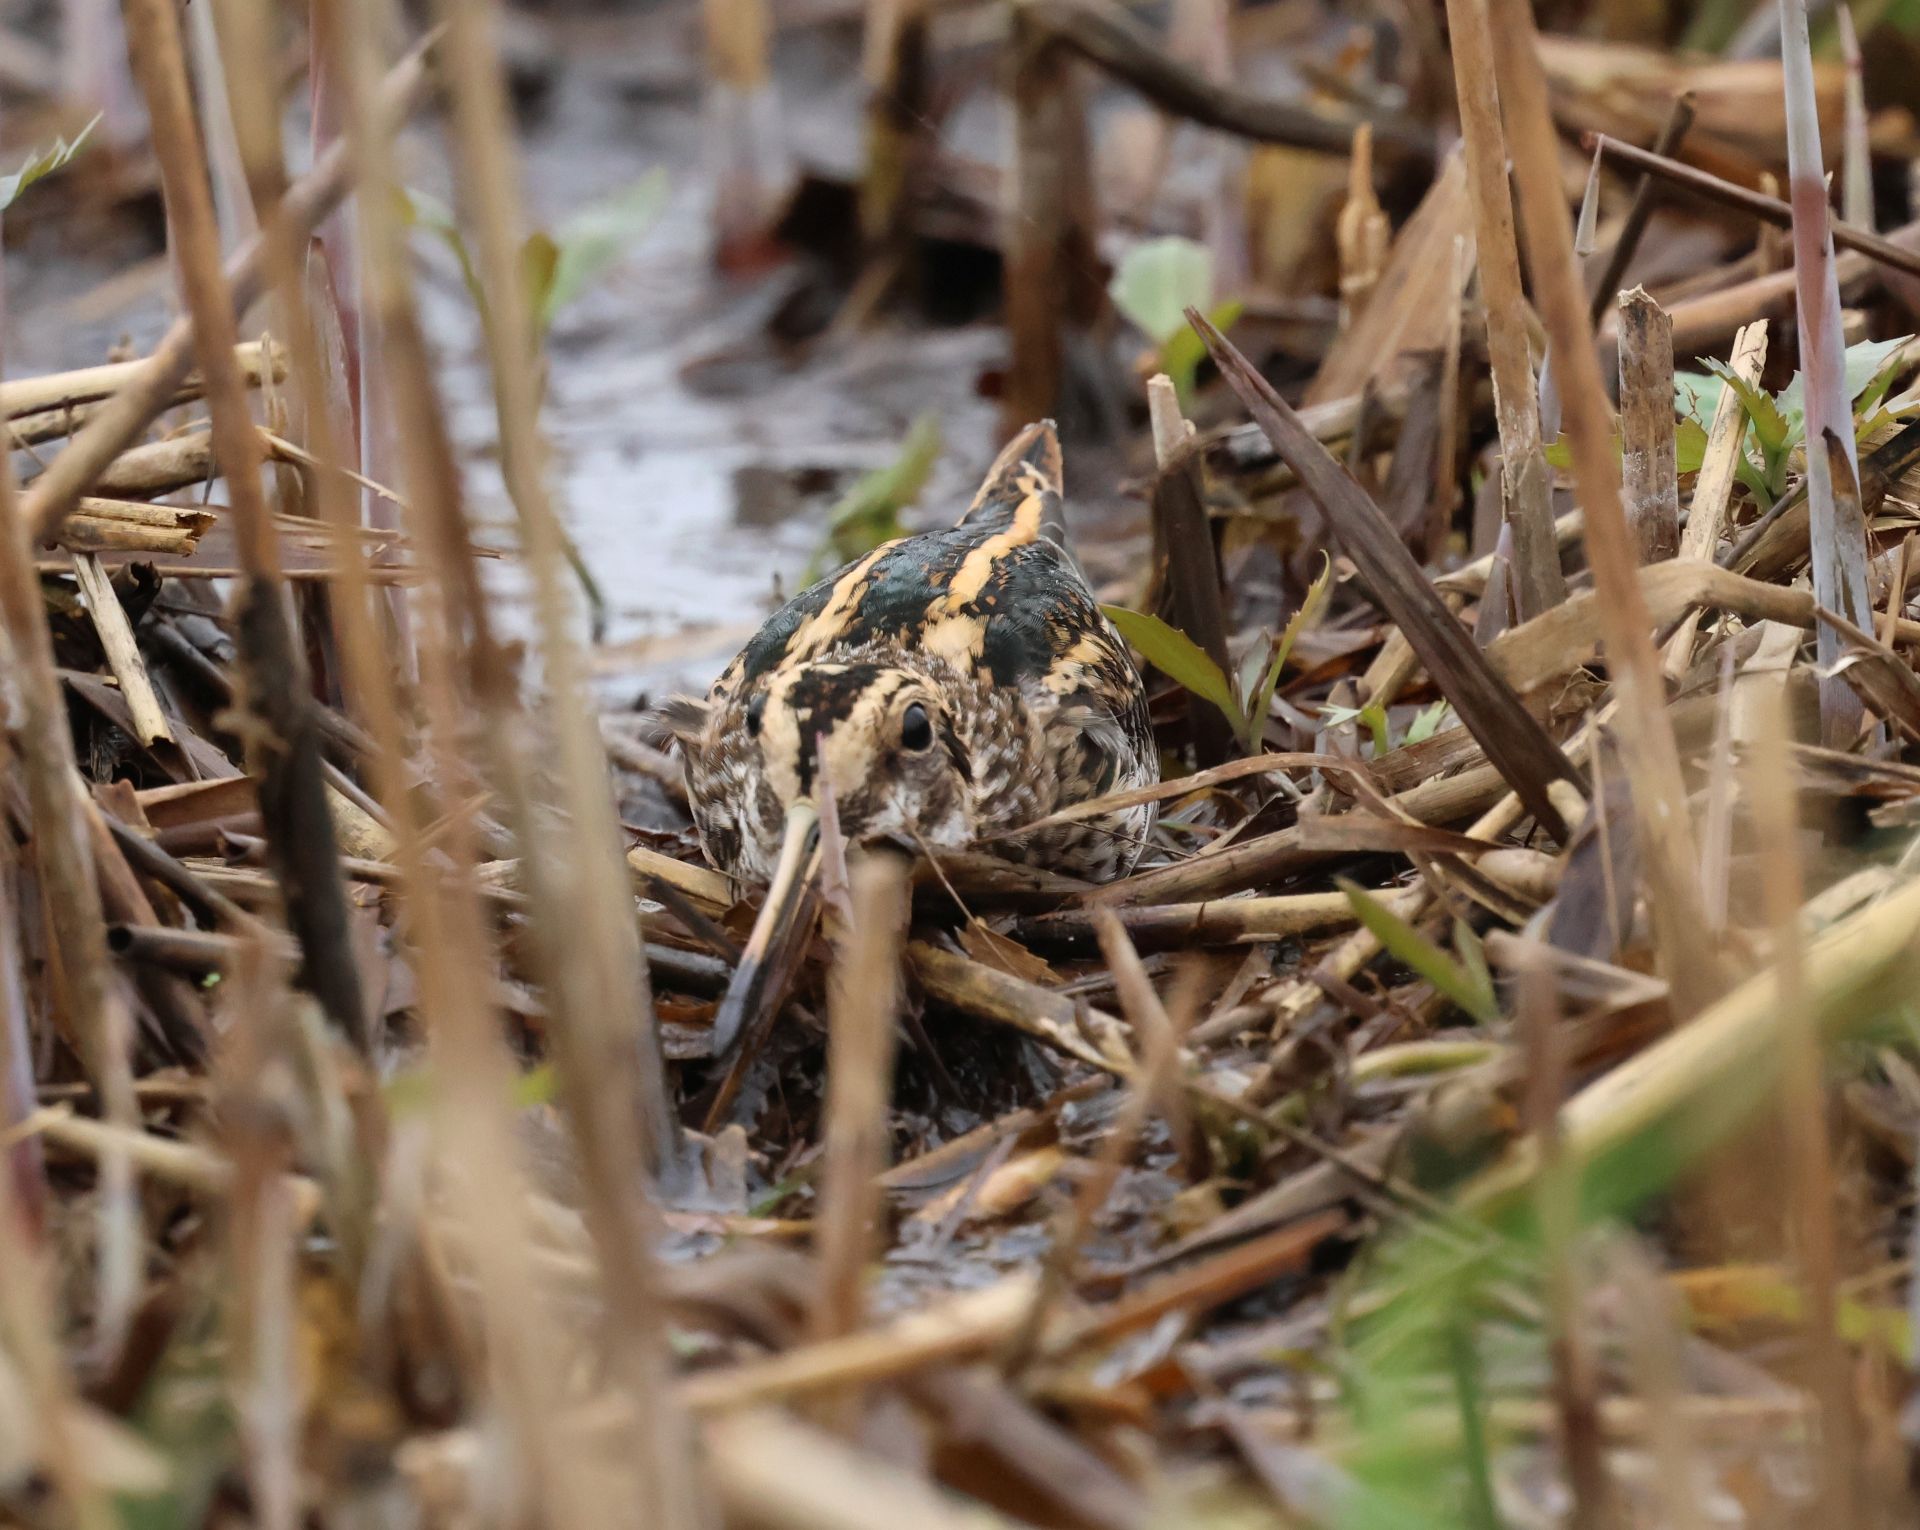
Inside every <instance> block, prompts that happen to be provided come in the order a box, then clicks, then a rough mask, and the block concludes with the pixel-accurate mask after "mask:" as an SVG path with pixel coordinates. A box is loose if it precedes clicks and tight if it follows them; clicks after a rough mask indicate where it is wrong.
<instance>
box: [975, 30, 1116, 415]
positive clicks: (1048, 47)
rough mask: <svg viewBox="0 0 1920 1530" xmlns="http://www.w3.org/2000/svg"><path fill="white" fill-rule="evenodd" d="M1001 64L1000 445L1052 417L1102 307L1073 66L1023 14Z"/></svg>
mask: <svg viewBox="0 0 1920 1530" xmlns="http://www.w3.org/2000/svg"><path fill="white" fill-rule="evenodd" d="M1010 59H1011V62H1010V63H1009V65H1008V66H1007V68H1008V90H1009V92H1010V94H1011V95H1012V98H1013V170H1012V174H1011V176H1010V177H1009V178H1008V196H1009V199H1010V200H1009V203H1008V206H1007V208H1006V211H1005V214H1004V224H1005V232H1004V236H1003V245H1002V247H1003V248H1004V249H1005V251H1006V267H1007V274H1006V294H1007V333H1008V337H1009V340H1010V343H1011V348H1012V356H1011V360H1010V365H1009V366H1008V369H1007V382H1006V392H1005V395H1004V397H1003V399H1002V401H1001V410H1000V424H1001V433H1002V435H1007V436H1010V435H1012V434H1013V433H1014V432H1015V431H1017V430H1020V429H1023V428H1024V427H1025V426H1026V425H1028V424H1029V423H1030V422H1032V421H1034V420H1039V419H1052V418H1054V417H1056V416H1058V415H1059V414H1060V413H1061V407H1060V406H1061V400H1062V397H1063V393H1064V388H1065V384H1066V379H1067V368H1068V364H1069V357H1068V349H1069V343H1070V338H1071V337H1073V336H1075V335H1077V334H1078V332H1079V331H1080V330H1082V329H1083V328H1084V327H1085V326H1086V325H1088V324H1090V323H1092V322H1093V320H1094V318H1095V317H1096V316H1097V315H1098V314H1099V312H1100V306H1101V304H1102V302H1103V301H1104V294H1103V293H1102V292H1101V291H1100V288H1099V283H1098V278H1097V276H1096V274H1095V273H1097V272H1098V271H1099V269H1100V262H1099V256H1098V239H1099V229H1100V214H1099V209H1098V206H1097V205H1096V203H1095V200H1094V195H1095V178H1094V175H1093V154H1092V147H1091V144H1090V143H1089V141H1088V138H1087V117H1086V105H1085V102H1084V100H1083V99H1082V91H1081V88H1080V81H1079V79H1078V77H1077V76H1078V69H1079V66H1078V65H1077V64H1076V63H1075V61H1074V59H1073V56H1072V54H1071V53H1069V52H1068V50H1067V49H1066V47H1064V46H1063V45H1062V44H1061V43H1059V42H1058V41H1056V40H1055V39H1054V38H1053V37H1052V35H1051V34H1050V33H1048V32H1047V31H1046V30H1045V28H1043V27H1041V26H1040V25H1039V24H1038V23H1037V22H1036V21H1035V19H1034V17H1033V14H1032V8H1031V6H1028V5H1021V6H1018V7H1016V8H1015V10H1014V12H1013V39H1012V43H1011V45H1010Z"/></svg>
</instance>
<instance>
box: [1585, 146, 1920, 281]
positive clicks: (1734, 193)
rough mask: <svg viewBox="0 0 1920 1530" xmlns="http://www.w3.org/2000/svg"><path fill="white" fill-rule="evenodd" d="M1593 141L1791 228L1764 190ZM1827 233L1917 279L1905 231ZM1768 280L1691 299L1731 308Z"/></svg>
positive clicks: (1836, 227)
mask: <svg viewBox="0 0 1920 1530" xmlns="http://www.w3.org/2000/svg"><path fill="white" fill-rule="evenodd" d="M1593 142H1594V146H1595V147H1596V148H1597V149H1598V150H1600V152H1602V153H1604V154H1605V155H1606V156H1607V158H1609V159H1612V160H1617V161H1618V162H1619V163H1621V164H1623V165H1631V166H1633V167H1634V168H1635V169H1637V170H1643V171H1645V172H1646V173H1647V174H1649V175H1657V176H1659V177H1660V178H1661V179H1662V180H1666V181H1671V182H1672V183H1673V184H1674V185H1676V186H1681V187H1684V188H1686V189H1687V190H1688V191H1691V192H1693V193H1694V194H1695V195H1696V196H1701V197H1705V198H1707V199H1708V200H1710V201H1714V202H1718V203H1719V204H1720V205H1721V206H1723V207H1730V208H1733V209H1734V210H1736V211H1738V212H1743V213H1746V214H1747V215H1748V216H1749V217H1753V218H1757V219H1758V220H1760V222H1761V223H1762V224H1763V225H1767V226H1770V227H1773V228H1778V229H1788V228H1791V227H1792V226H1793V206H1792V204H1791V203H1790V202H1784V201H1782V200H1781V199H1780V198H1779V197H1777V196H1773V195H1771V194H1770V193H1768V192H1765V191H1755V190H1753V189H1751V188H1750V187H1746V186H1742V185H1739V184H1738V183H1737V182H1734V181H1728V180H1723V179H1721V178H1720V177H1719V176H1717V175H1713V174H1710V173H1709V172H1707V171H1705V170H1701V169H1698V168H1697V167H1695V166H1693V165H1689V164H1685V163H1683V162H1682V161H1680V160H1677V159H1668V158H1666V157H1664V156H1662V155H1659V154H1655V153H1652V152H1650V151H1649V150H1646V149H1642V148H1638V147H1636V146H1635V145H1633V144H1630V143H1622V142H1621V141H1620V140H1619V139H1617V138H1610V137H1608V136H1607V135H1606V134H1605V133H1597V134H1595V135H1594V139H1593ZM1910 227H1911V226H1910V225H1909V228H1910ZM1830 232H1831V235H1832V239H1833V242H1834V243H1835V244H1836V245H1838V246H1839V247H1840V248H1841V249H1844V250H1849V251H1853V252H1855V253H1857V254H1859V255H1863V256H1867V257H1870V258H1871V259H1873V260H1875V261H1878V262H1879V263H1880V264H1881V265H1884V266H1890V267H1892V268H1893V269H1894V270H1895V271H1901V272H1904V273H1906V274H1907V275H1909V276H1920V251H1916V250H1914V249H1913V248H1912V247H1911V246H1910V245H1908V244H1907V243H1904V242H1903V241H1902V240H1901V239H1900V238H1899V237H1898V235H1899V234H1901V233H1906V232H1908V230H1906V229H1902V230H1896V232H1895V234H1894V235H1885V234H1876V233H1874V232H1873V231H1872V230H1870V229H1865V228H1860V227H1857V226H1856V225H1854V224H1853V223H1851V222H1842V221H1838V220H1835V221H1833V222H1832V223H1831V225H1830ZM1772 274H1773V275H1774V276H1778V277H1784V278H1786V279H1788V281H1789V282H1790V281H1791V277H1792V273H1791V272H1787V271H1776V272H1774V273H1772ZM1767 282H1768V278H1767V277H1766V276H1762V277H1759V278H1756V279H1755V280H1754V281H1751V282H1743V283H1741V284H1740V285H1739V286H1737V287H1729V288H1727V289H1725V290H1724V291H1722V292H1718V293H1715V294H1713V296H1712V299H1707V298H1702V299H1696V300H1695V301H1696V302H1697V303H1701V304H1704V303H1707V302H1709V301H1713V300H1714V299H1718V300H1719V301H1720V302H1722V303H1729V304H1730V303H1732V302H1734V300H1735V295H1736V294H1743V293H1744V294H1746V301H1748V302H1749V303H1751V302H1752V301H1753V298H1752V297H1751V294H1752V293H1756V292H1764V291H1768V290H1771V289H1770V286H1768V285H1763V284H1766V283H1767ZM1748 317H1751V315H1749V316H1748Z"/></svg>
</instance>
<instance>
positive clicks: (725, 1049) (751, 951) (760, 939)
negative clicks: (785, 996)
mask: <svg viewBox="0 0 1920 1530" xmlns="http://www.w3.org/2000/svg"><path fill="white" fill-rule="evenodd" d="M819 870H820V814H819V812H818V811H817V810H816V809H815V808H814V806H813V804H812V803H810V802H796V803H795V804H794V805H793V806H792V807H790V808H788V809H787V824H786V830H785V834H784V837H783V838H782V839H781V842H780V859H779V860H778V861H777V862H776V863H775V864H774V868H773V881H772V882H771V883H770V884H769V885H768V887H767V901H766V902H765V903H763V904H761V905H760V916H759V917H758V918H757V919H755V920H754V922H753V933H752V934H751V935H749V936H748V937H747V948H746V950H745V951H744V952H743V953H741V957H740V965H739V966H737V967H735V968H734V970H733V981H732V982H730V983H729V984H728V985H727V992H726V995H725V997H723V998H722V999H721V1000H720V1007H719V1009H717V1010H716V1011H715V1012H714V1016H713V1055H714V1057H715V1058H716V1059H717V1058H723V1057H725V1056H726V1055H727V1054H728V1053H729V1052H731V1051H732V1050H733V1047H734V1043H735V1042H737V1041H738V1040H739V1039H740V1032H741V1030H742V1028H743V1027H744V1026H745V1025H746V1022H747V1021H748V1020H749V1019H750V1018H751V1017H752V1016H754V1015H755V1014H757V1013H759V1010H760V1007H761V1005H762V1004H763V1003H765V1002H767V997H768V995H767V988H768V984H769V981H770V980H774V979H779V980H780V981H781V983H782V984H783V985H784V978H783V977H781V974H783V973H787V972H790V971H791V968H792V962H791V957H792V953H793V950H794V948H795V946H796V945H797V943H798V942H799V941H801V940H803V939H804V938H805V936H806V930H805V928H804V926H805V925H806V924H807V923H808V922H809V921H808V920H806V919H804V918H803V917H802V914H803V911H804V910H805V909H806V908H807V907H808V904H809V901H810V900H809V898H808V894H809V892H810V891H811V890H812V888H813V884H814V881H815V879H816V877H817V876H818V874H819Z"/></svg>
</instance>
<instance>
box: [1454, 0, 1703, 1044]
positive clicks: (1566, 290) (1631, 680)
mask: <svg viewBox="0 0 1920 1530" xmlns="http://www.w3.org/2000/svg"><path fill="white" fill-rule="evenodd" d="M1489 9H1490V15H1491V20H1492V23H1493V31H1494V37H1495V44H1496V48H1497V50H1498V53H1499V57H1500V61H1501V64H1502V66H1503V67H1502V71H1501V85H1502V89H1503V101H1504V104H1505V107H1506V112H1507V119H1508V125H1509V128H1510V129H1511V131H1510V132H1509V133H1508V143H1509V145H1510V146H1511V147H1512V149H1513V152H1514V169H1515V173H1516V178H1517V180H1518V182H1519V186H1520V206H1521V211H1522V215H1523V217H1524V221H1525V227H1526V234H1527V243H1528V246H1529V249H1530V251H1531V253H1532V257H1533V259H1532V262H1531V264H1532V269H1533V276H1534V283H1535V288H1536V292H1537V294H1538V296H1539V299H1540V307H1541V311H1542V312H1541V317H1542V318H1543V320H1544V321H1545V323H1546V326H1547V331H1548V334H1549V335H1550V336H1551V338H1552V344H1553V354H1554V358H1555V359H1554V367H1555V376H1556V377H1557V379H1558V385H1559V389H1560V393H1561V397H1562V400H1563V409H1564V414H1565V418H1566V426H1567V433H1568V435H1569V437H1570V438H1571V441H1572V445H1573V460H1574V469H1575V493H1576V497H1577V498H1578V500H1579V502H1580V507H1581V509H1582V511H1584V512H1585V528H1586V540H1587V558H1588V561H1589V562H1590V563H1591V564H1592V566H1593V574H1594V584H1595V587H1596V589H1597V590H1598V592H1599V595H1600V610H1601V615H1602V628H1603V631H1604V632H1605V635H1606V644H1607V659H1608V664H1609V668H1610V671H1611V674H1612V679H1613V684H1614V694H1615V697H1616V698H1617V700H1618V702H1619V713H1618V718H1619V725H1620V733H1621V743H1622V749H1623V753H1624V755H1625V758H1626V762H1627V768H1628V770H1629V772H1630V773H1631V775H1632V779H1633V783H1634V813H1635V820H1636V823H1637V824H1638V826H1639V843H1640V846H1641V855H1642V864H1643V866H1644V867H1645V869H1646V874H1647V903H1648V912H1649V915H1650V917H1651V921H1652V924H1653V928H1654V938H1655V946H1656V948H1657V951H1658V955H1659V961H1660V966H1661V970H1662V974H1663V975H1664V976H1665V977H1666V978H1667V980H1668V982H1669V983H1671V984H1672V985H1673V992H1674V1000H1675V1004H1674V1007H1675V1011H1676V1014H1677V1015H1679V1016H1681V1017H1685V1016H1686V1015H1688V1014H1690V1013H1692V1012H1693V1011H1694V1010H1695V1009H1697V1008H1699V1007H1700V1005H1701V1004H1703V1003H1704V1002H1706V1001H1707V999H1708V998H1709V997H1710V996H1711V995H1712V994H1714V993H1715V992H1717V991H1718V989H1719V986H1720V980H1719V977H1718V975H1717V973H1715V972H1714V970H1713V964H1712V963H1711V962H1708V961H1703V960H1702V959H1701V952H1700V950H1699V948H1698V940H1697V932H1698V931H1699V930H1700V929H1701V928H1703V927H1704V920H1703V917H1702V914H1701V910H1700V907H1699V901H1700V900H1699V887H1698V883H1697V881H1696V877H1697V867H1696V865H1695V856H1694V844H1693V823H1692V820H1691V818H1690V817H1689V816H1688V812H1687V799H1686V791H1685V787H1684V785H1683V783H1682V781H1681V776H1680V756H1679V751H1678V749H1677V748H1676V746H1675V744H1674V739H1673V731H1672V729H1671V727H1670V726H1669V724H1668V721H1667V717H1666V711H1665V707H1664V700H1665V690H1664V687H1663V685H1662V682H1661V678H1660V666H1659V655H1658V654H1657V653H1656V652H1655V651H1654V647H1653V638H1652V634H1651V624H1650V623H1649V621H1648V619H1647V612H1646V603H1645V602H1644V601H1643V600H1642V599H1641V595H1640V586H1639V583H1638V582H1637V580H1636V578H1635V569H1636V563H1637V560H1636V559H1635V558H1634V554H1633V541H1632V536H1631V533H1630V532H1629V530H1628V527H1627V520H1626V514H1625V511H1624V509H1623V507H1622V505H1621V501H1620V463H1619V460H1618V458H1617V457H1616V455H1615V451H1614V445H1613V431H1612V421H1611V418H1610V411H1609V409H1608V407H1607V397H1606V390H1605V388H1604V386H1603V384H1602V382H1601V378H1600V365H1599V359H1598V357H1597V356H1596V355H1595V353H1594V346H1593V342H1592V339H1591V334H1590V330H1589V326H1588V323H1587V317H1586V302H1585V295H1584V293H1583V292H1582V290H1581V285H1580V277H1579V271H1578V269H1577V268H1576V266H1575V264H1574V258H1573V233H1572V226H1571V223H1570V221H1569V219H1568V216H1567V206H1566V202H1565V200H1564V198H1563V195H1562V192H1561V188H1560V173H1559V162H1558V159H1557V156H1556V148H1555V144H1556V139H1555V133H1554V126H1553V116H1552V113H1551V111H1550V110H1549V109H1548V105H1547V97H1546V79H1545V76H1544V74H1543V73H1542V70H1541V65H1540V56H1539V41H1538V37H1537V35H1536V33H1535V31H1534V22H1533V14H1532V12H1531V10H1530V9H1529V8H1528V6H1527V5H1526V4H1525V3H1524V0H1489Z"/></svg>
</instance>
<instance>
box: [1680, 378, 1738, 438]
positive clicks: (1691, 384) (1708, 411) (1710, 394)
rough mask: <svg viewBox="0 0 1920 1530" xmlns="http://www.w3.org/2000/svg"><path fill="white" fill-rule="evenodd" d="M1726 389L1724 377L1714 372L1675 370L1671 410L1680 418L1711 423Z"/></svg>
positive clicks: (1706, 423)
mask: <svg viewBox="0 0 1920 1530" xmlns="http://www.w3.org/2000/svg"><path fill="white" fill-rule="evenodd" d="M1726 391H1727V383H1726V379H1725V378H1723V377H1721V376H1720V375H1719V374H1718V373H1715V372H1675V373H1674V374H1673V412H1674V413H1675V414H1677V415H1679V416H1680V417H1681V418H1682V419H1689V420H1697V421H1699V423H1700V424H1702V425H1711V424H1712V423H1713V417H1714V415H1715V413H1717V412H1718V410H1719V408H1720V396H1721V395H1722V394H1723V393H1725V392H1726Z"/></svg>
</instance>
